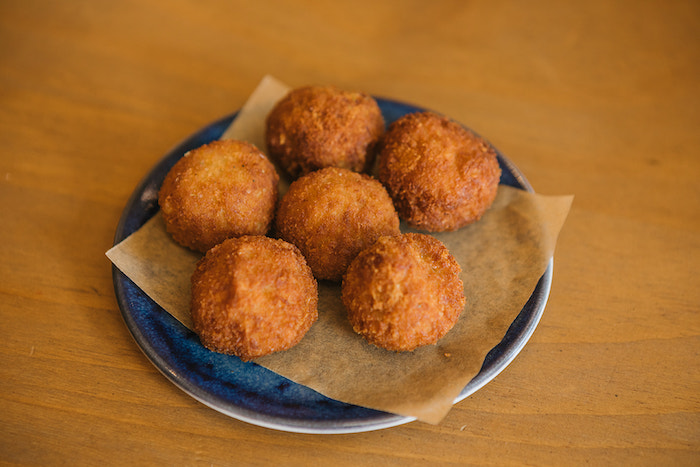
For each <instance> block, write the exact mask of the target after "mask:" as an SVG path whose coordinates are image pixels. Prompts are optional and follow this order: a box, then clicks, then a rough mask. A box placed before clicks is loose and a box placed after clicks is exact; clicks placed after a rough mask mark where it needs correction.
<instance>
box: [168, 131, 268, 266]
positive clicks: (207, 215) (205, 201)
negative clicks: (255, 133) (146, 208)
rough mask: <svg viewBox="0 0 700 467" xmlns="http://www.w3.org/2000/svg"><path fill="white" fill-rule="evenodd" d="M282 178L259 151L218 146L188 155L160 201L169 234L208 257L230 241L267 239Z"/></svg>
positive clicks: (233, 144)
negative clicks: (233, 239) (254, 236)
mask: <svg viewBox="0 0 700 467" xmlns="http://www.w3.org/2000/svg"><path fill="white" fill-rule="evenodd" d="M278 182H279V175H278V174H277V172H276V171H275V168H274V166H273V164H272V163H271V162H270V160H269V159H268V158H267V156H265V155H264V154H263V153H262V152H261V151H260V150H259V149H258V148H256V147H255V146H254V145H252V144H250V143H247V142H243V141H236V140H219V141H213V142H211V143H209V144H205V145H204V146H201V147H199V148H197V149H194V150H192V151H189V152H188V153H187V154H185V155H184V156H183V157H182V159H180V160H179V161H178V162H177V163H176V164H175V165H174V166H173V168H172V169H171V170H170V171H169V172H168V174H167V176H166V177H165V181H164V182H163V185H162V187H161V189H160V192H159V195H158V203H159V204H160V208H161V211H162V214H163V219H164V220H165V226H166V230H167V231H168V232H169V233H170V234H171V235H172V237H173V239H174V240H175V241H176V242H178V243H179V244H181V245H183V246H185V247H188V248H191V249H193V250H196V251H200V252H205V251H207V250H208V249H210V248H211V247H213V246H214V245H217V244H218V243H221V242H222V241H224V240H226V239H227V238H231V237H240V236H243V235H264V234H266V233H267V232H268V230H269V229H270V227H271V225H272V220H273V217H274V213H275V205H276V203H277V198H278V187H277V185H278Z"/></svg>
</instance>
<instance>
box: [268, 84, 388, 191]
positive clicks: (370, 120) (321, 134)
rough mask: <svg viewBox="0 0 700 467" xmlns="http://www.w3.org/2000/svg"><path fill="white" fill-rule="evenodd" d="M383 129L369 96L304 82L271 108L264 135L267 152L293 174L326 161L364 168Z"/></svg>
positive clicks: (309, 170) (299, 174)
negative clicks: (307, 84) (304, 83)
mask: <svg viewBox="0 0 700 467" xmlns="http://www.w3.org/2000/svg"><path fill="white" fill-rule="evenodd" d="M383 133H384V118H383V116H382V113H381V110H380V109H379V106H378V105H377V102H376V101H375V100H374V99H373V98H372V97H371V96H369V95H367V94H365V93H362V92H351V91H344V90H341V89H338V88H336V87H333V86H305V87H301V88H297V89H294V90H292V91H290V92H289V93H288V94H287V95H286V96H285V97H283V98H282V99H281V100H280V101H279V102H278V103H277V104H276V105H275V107H274V108H273V109H272V110H271V111H270V113H269V114H268V116H267V119H266V128H265V139H266V143H267V149H268V153H269V154H270V157H271V158H272V159H273V160H276V161H277V162H278V163H279V165H280V166H281V167H282V168H284V170H286V171H287V172H288V174H289V175H290V176H291V177H292V178H293V179H295V178H298V177H299V176H301V175H305V174H307V173H309V172H312V171H314V170H318V169H321V168H324V167H342V168H345V169H349V170H352V171H355V172H362V171H365V170H366V169H368V168H369V167H370V165H371V164H372V163H373V161H374V155H375V150H376V145H377V142H378V140H379V139H380V137H381V136H382V134H383Z"/></svg>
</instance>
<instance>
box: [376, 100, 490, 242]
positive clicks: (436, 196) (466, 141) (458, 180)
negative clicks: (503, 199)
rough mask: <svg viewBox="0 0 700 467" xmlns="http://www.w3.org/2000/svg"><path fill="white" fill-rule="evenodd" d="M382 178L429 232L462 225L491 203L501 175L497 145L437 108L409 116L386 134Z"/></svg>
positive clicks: (409, 216) (400, 206)
mask: <svg viewBox="0 0 700 467" xmlns="http://www.w3.org/2000/svg"><path fill="white" fill-rule="evenodd" d="M377 157H378V158H379V161H378V173H377V178H378V179H379V180H380V181H381V182H382V183H383V184H384V185H385V186H386V187H387V190H388V192H389V194H390V195H391V197H392V199H393V201H394V205H395V206H396V210H397V211H398V213H399V216H401V218H402V219H404V220H405V221H406V222H408V223H409V224H410V225H412V226H413V227H415V228H417V229H420V230H425V231H428V232H442V231H451V230H457V229H459V228H461V227H463V226H465V225H467V224H470V223H472V222H475V221H477V220H479V219H480V218H481V216H482V215H483V214H484V212H485V211H486V210H487V209H488V208H489V207H490V206H491V204H492V203H493V200H494V198H495V197H496V192H497V190H498V183H499V180H500V177H501V169H500V167H499V165H498V160H497V156H496V151H495V149H494V148H493V147H492V146H491V145H490V144H489V143H487V142H486V141H484V140H483V139H482V138H480V137H478V136H476V135H474V134H473V133H472V132H470V131H468V130H467V129H465V128H464V127H463V126H461V125H459V124H458V123H456V122H454V121H452V120H450V119H448V118H446V117H442V116H439V115H437V114H435V113H432V112H416V113H411V114H407V115H404V116H403V117H401V118H399V119H398V120H396V121H395V122H393V123H392V124H391V125H390V126H389V129H388V130H387V132H386V134H385V135H384V139H383V142H382V144H381V149H380V151H379V154H378V156H377Z"/></svg>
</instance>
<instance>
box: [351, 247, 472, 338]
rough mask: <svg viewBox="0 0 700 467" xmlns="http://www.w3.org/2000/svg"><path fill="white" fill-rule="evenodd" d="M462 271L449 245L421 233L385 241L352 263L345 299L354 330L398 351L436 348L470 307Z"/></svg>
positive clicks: (363, 252)
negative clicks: (460, 276)
mask: <svg viewBox="0 0 700 467" xmlns="http://www.w3.org/2000/svg"><path fill="white" fill-rule="evenodd" d="M460 272H461V268H460V266H459V264H458V263H457V261H456V260H455V259H454V257H453V256H452V255H451V254H450V252H449V251H448V250H447V248H446V247H445V245H444V244H443V243H442V242H440V241H439V240H437V239H436V238H434V237H432V236H430V235H427V234H420V233H405V234H402V235H400V236H393V237H380V238H379V239H378V240H377V241H376V243H374V244H373V245H372V246H371V247H369V248H367V249H365V250H363V251H362V252H361V253H360V254H359V255H358V256H357V257H356V258H355V259H354V260H353V261H352V263H351V264H350V266H349V267H348V270H347V272H346V273H345V276H344V277H343V283H342V301H343V304H344V305H345V308H346V310H347V313H348V319H349V321H350V323H351V324H352V327H353V329H354V330H355V332H357V333H358V334H360V335H362V336H363V337H364V338H365V339H366V340H367V341H368V342H370V343H372V344H374V345H376V346H378V347H382V348H384V349H387V350H393V351H411V350H414V349H416V348H417V347H420V346H424V345H428V344H434V343H436V342H437V341H438V340H439V339H440V338H442V337H443V336H444V335H445V334H447V332H448V331H449V330H450V329H452V327H453V326H454V325H455V323H456V322H457V320H458V318H459V315H460V313H461V312H462V309H463V308H464V304H465V296H464V290H463V287H464V286H463V284H462V280H461V279H460V278H459V274H460Z"/></svg>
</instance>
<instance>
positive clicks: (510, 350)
mask: <svg viewBox="0 0 700 467" xmlns="http://www.w3.org/2000/svg"><path fill="white" fill-rule="evenodd" d="M377 102H378V104H379V107H380V108H381V110H382V113H383V115H384V119H385V120H386V123H387V125H388V124H390V123H391V122H393V121H394V120H396V119H397V118H399V117H401V116H402V115H404V114H406V113H410V112H416V111H421V110H423V109H421V108H418V107H415V106H412V105H409V104H405V103H400V102H396V101H392V100H387V99H379V98H378V99H377ZM235 116H236V113H234V114H231V115H229V116H227V117H225V118H222V119H221V120H218V121H216V122H214V123H212V124H210V125H208V126H206V127H205V128H203V129H201V130H199V131H198V132H196V133H195V134H193V135H192V136H190V137H189V138H187V139H186V140H185V141H183V142H182V143H181V144H180V145H178V146H177V147H176V148H175V149H173V150H172V151H171V152H170V153H168V154H167V155H166V156H165V157H164V158H163V159H161V161H160V162H158V164H157V165H156V166H155V167H154V168H153V169H152V170H151V172H150V173H149V174H148V175H146V177H145V178H144V179H143V180H142V181H141V183H140V184H139V185H138V186H137V187H136V190H135V191H134V192H133V194H132V196H131V198H130V199H129V202H128V203H127V205H126V207H125V209H124V212H123V214H122V217H121V219H120V221H119V225H118V226H117V231H116V235H115V239H114V244H115V245H116V244H117V243H119V242H121V241H122V240H124V239H125V238H126V237H128V236H129V235H130V234H132V233H133V232H135V231H136V230H138V229H139V228H140V227H141V226H142V225H143V224H144V223H145V222H146V221H147V220H149V219H150V218H151V217H152V216H153V215H154V214H155V213H156V212H157V211H158V190H159V188H160V186H161V183H162V182H163V179H164V178H165V176H166V174H167V173H168V171H169V170H170V168H171V167H172V166H173V165H174V164H175V162H177V161H178V160H179V159H180V158H181V157H182V156H183V155H184V154H185V153H186V152H187V151H189V150H191V149H194V148H197V147H199V146H201V145H203V144H205V143H208V142H210V141H213V140H215V139H218V138H219V137H220V136H221V135H222V134H223V132H224V130H226V128H228V126H229V125H230V123H231V122H232V121H233V119H234V118H235ZM496 152H497V155H498V161H499V164H500V166H501V170H502V175H501V180H500V183H501V184H504V185H510V186H512V187H516V188H520V189H523V190H527V191H533V190H532V187H531V186H530V184H529V183H528V182H527V180H526V179H525V177H524V176H523V175H522V174H521V173H520V171H519V170H518V169H517V168H516V167H515V166H514V165H513V164H512V163H511V162H510V161H509V160H508V159H507V158H506V157H505V156H504V155H503V154H501V153H500V152H499V151H498V150H496ZM552 268H553V264H552V262H551V261H550V263H549V265H548V267H547V270H546V271H545V273H544V275H543V276H542V277H541V278H540V280H539V282H538V284H537V287H536V288H535V290H534V292H533V293H532V296H531V297H530V299H529V301H528V302H527V304H526V305H525V306H524V307H523V309H522V311H521V312H520V314H519V315H518V316H517V318H516V319H515V320H514V321H513V323H512V324H511V326H510V328H509V329H508V331H507V333H506V335H505V336H504V337H503V340H502V341H501V342H500V343H499V344H498V345H497V346H496V347H494V348H493V349H492V350H491V351H490V352H489V354H488V355H487V356H486V358H485V359H484V363H483V366H482V368H481V371H480V372H479V373H478V374H477V375H476V376H475V377H474V378H473V379H472V380H471V381H470V382H469V383H468V384H467V385H466V386H465V387H464V389H463V390H462V392H461V393H460V395H459V397H457V398H456V399H455V403H457V402H459V401H461V400H463V399H464V398H466V397H467V396H469V395H470V394H473V393H474V392H475V391H477V390H478V389H480V388H481V387H483V386H484V385H485V384H486V383H488V382H489V381H491V380H492V379H493V378H495V377H496V375H498V374H499V373H500V372H501V371H503V369H504V368H505V367H506V366H507V365H508V364H509V363H510V362H511V361H512V360H513V359H514V358H515V356H516V355H517V354H518V353H519V352H520V350H521V349H522V348H523V347H524V346H525V344H526V343H527V341H528V339H529V338H530V336H531V335H532V333H533V332H534V330H535V328H536V326H537V324H538V322H539V320H540V317H541V316H542V313H543V312H544V308H545V304H546V301H547V298H548V296H549V290H550V285H551V281H552ZM112 273H113V280H114V289H115V293H116V296H117V301H118V303H119V308H120V309H121V313H122V316H123V318H124V321H125V322H126V326H127V327H128V329H129V331H130V332H131V334H132V335H133V337H134V339H135V340H136V343H137V344H138V346H139V347H140V348H141V349H142V350H143V352H144V353H145V354H146V356H147V357H148V358H149V359H150V360H151V362H152V363H153V364H154V365H155V366H156V368H158V370H160V371H161V372H162V373H163V374H164V375H165V376H166V377H167V378H168V379H169V380H170V381H172V382H173V383H174V384H175V385H176V386H178V387H179V388H180V389H182V390H183V391H185V392H186V393H188V394H189V395H191V396H192V397H194V398H195V399H197V400H198V401H200V402H202V403H203V404H206V405H207V406H209V407H211V408H213V409H215V410H217V411H219V412H221V413H224V414H226V415H229V416H231V417H233V418H236V419H238V420H242V421H244V422H248V423H252V424H254V425H258V426H263V427H268V428H272V429H277V430H283V431H290V432H299V433H357V432H363V431H371V430H379V429H383V428H388V427H392V426H397V425H401V424H404V423H408V422H411V421H413V420H414V419H413V418H410V417H403V416H399V415H395V414H391V413H386V412H380V411H377V410H372V409H368V408H364V407H359V406H356V405H351V404H346V403H344V402H339V401H336V400H333V399H329V398H327V397H325V396H323V395H321V394H319V393H317V392H316V391H314V390H312V389H309V388H307V387H305V386H302V385H299V384H296V383H294V382H292V381H290V380H288V379H286V378H283V377H282V376H279V375H278V374H276V373H273V372H272V371H270V370H267V369H265V368H263V367H261V366H259V365H257V364H255V363H251V362H248V363H244V362H242V361H241V360H239V359H238V358H237V357H235V356H230V355H223V354H219V353H215V352H211V351H209V350H207V349H206V348H205V347H203V346H202V345H201V344H200V342H199V338H198V337H197V335H196V334H195V333H194V332H192V331H190V330H189V329H187V328H186V327H184V326H183V325H182V324H181V323H180V322H179V321H177V320H176V319H175V318H173V317H172V316H171V315H170V314H169V313H167V312H166V311H165V310H163V308H161V307H160V306H159V305H157V304H156V303H155V302H153V301H152V300H151V299H150V298H149V297H148V296H146V294H145V293H144V292H143V291H141V289H139V288H138V287H137V286H136V285H135V284H134V283H133V282H132V281H131V280H129V278H128V277H126V276H125V275H124V274H122V272H121V271H119V270H118V269H117V268H116V267H114V266H113V267H112Z"/></svg>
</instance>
